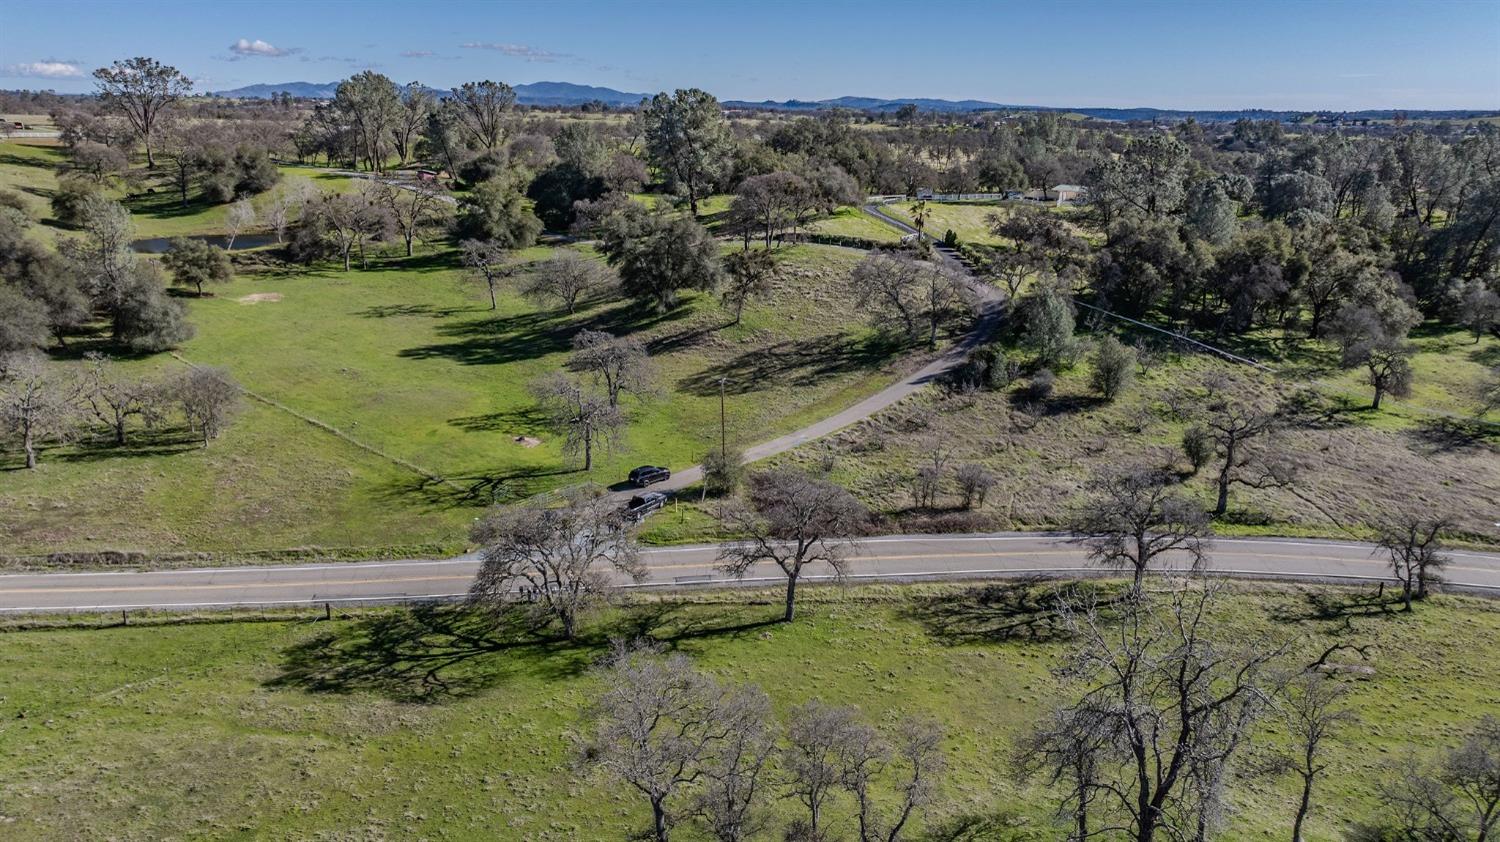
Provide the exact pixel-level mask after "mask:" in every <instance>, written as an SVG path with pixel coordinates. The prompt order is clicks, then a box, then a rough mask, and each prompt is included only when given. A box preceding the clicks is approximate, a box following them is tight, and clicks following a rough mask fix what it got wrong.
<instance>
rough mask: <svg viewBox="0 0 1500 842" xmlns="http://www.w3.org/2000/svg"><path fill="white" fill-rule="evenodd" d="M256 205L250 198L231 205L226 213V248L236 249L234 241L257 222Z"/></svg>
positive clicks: (229, 249)
mask: <svg viewBox="0 0 1500 842" xmlns="http://www.w3.org/2000/svg"><path fill="white" fill-rule="evenodd" d="M255 218H256V217H255V206H254V205H252V204H250V200H249V199H241V200H239V201H238V202H235V203H234V204H232V205H230V206H229V212H228V213H226V214H224V249H225V250H226V251H233V250H234V241H235V240H236V239H238V238H239V236H240V235H241V234H243V233H245V231H246V230H247V229H249V228H250V226H252V225H254V224H255Z"/></svg>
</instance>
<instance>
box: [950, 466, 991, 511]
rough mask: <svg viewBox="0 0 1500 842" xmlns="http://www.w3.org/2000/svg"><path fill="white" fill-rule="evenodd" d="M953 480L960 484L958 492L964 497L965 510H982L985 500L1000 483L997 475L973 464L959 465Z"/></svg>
mask: <svg viewBox="0 0 1500 842" xmlns="http://www.w3.org/2000/svg"><path fill="white" fill-rule="evenodd" d="M953 478H954V479H955V480H956V481H957V482H958V491H959V494H960V495H962V496H963V504H964V508H965V509H973V508H976V507H981V508H982V507H983V506H984V499H985V498H986V497H988V496H989V494H990V491H991V490H992V489H994V487H995V484H996V483H997V482H999V480H998V479H997V478H996V476H995V473H994V472H993V471H991V470H990V469H989V468H986V467H985V466H983V465H975V464H972V463H971V464H964V465H959V466H958V469H957V470H956V471H954V472H953Z"/></svg>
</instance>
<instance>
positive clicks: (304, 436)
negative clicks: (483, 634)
mask: <svg viewBox="0 0 1500 842" xmlns="http://www.w3.org/2000/svg"><path fill="white" fill-rule="evenodd" d="M61 161H62V158H61V154H60V151H59V150H58V149H57V148H55V147H48V146H41V145H26V144H16V143H8V144H0V186H5V187H10V188H11V189H17V190H20V191H23V194H24V195H26V196H27V197H28V201H29V203H30V204H31V205H32V208H33V211H34V212H35V215H36V216H37V217H38V218H39V219H40V220H41V222H42V224H39V225H36V226H33V227H32V231H33V232H36V234H35V235H36V236H41V237H51V236H54V235H55V234H56V233H57V232H58V231H59V230H61V229H58V228H56V227H54V226H53V225H52V224H50V219H49V208H48V206H47V200H48V198H49V197H50V195H51V193H52V191H53V189H55V187H56V174H55V170H56V167H57V166H58V164H59V163H61ZM282 169H283V172H284V174H285V175H286V176H287V177H288V178H309V179H311V180H313V181H314V183H316V184H318V185H319V186H324V187H332V188H333V189H352V188H353V186H354V184H355V182H354V181H353V180H350V179H347V178H342V177H338V176H334V175H332V174H330V173H328V172H325V171H322V170H319V169H317V168H311V167H298V166H283V168H282ZM125 201H126V205H127V207H129V208H130V209H131V211H132V217H133V220H134V221H135V223H136V227H137V235H138V236H140V237H167V236H178V235H185V234H207V233H218V232H220V231H221V230H222V227H223V219H224V215H225V213H226V212H227V206H225V205H212V206H211V205H207V204H205V203H203V202H201V201H198V200H195V201H192V202H190V203H189V204H188V206H187V207H186V208H184V207H181V206H180V205H179V203H178V201H177V198H176V196H175V194H174V193H172V192H171V191H170V188H169V187H168V186H167V185H164V184H160V183H153V192H149V193H148V192H144V191H139V192H137V193H135V194H133V195H132V196H130V197H127V198H126V199H125ZM728 201H729V197H727V196H714V197H710V198H708V199H706V200H705V201H704V203H703V212H704V213H705V214H707V215H709V216H712V215H714V214H722V212H723V211H724V209H725V208H727V206H728ZM389 251H390V255H382V256H381V257H379V258H377V259H376V260H375V262H374V265H373V266H372V268H371V269H370V270H369V271H359V270H356V271H353V272H350V273H347V274H345V273H342V272H338V271H333V270H332V268H331V267H330V268H329V269H323V268H317V269H313V270H306V269H303V268H301V267H291V266H282V265H280V264H278V263H276V262H275V261H274V260H270V261H267V260H266V259H264V258H263V257H260V256H257V255H254V254H250V255H247V256H245V257H243V258H241V259H240V262H241V263H242V264H244V265H243V266H242V268H241V271H240V273H239V277H238V278H237V279H236V280H235V281H234V282H233V283H232V284H230V285H228V286H225V287H221V288H216V289H213V290H211V292H212V295H211V296H210V297H206V298H203V299H198V298H195V297H191V296H188V297H186V298H184V299H183V300H184V301H185V303H186V304H187V306H188V308H189V319H190V321H191V322H192V323H193V324H194V325H195V326H196V328H197V335H196V337H195V338H194V339H192V340H191V341H189V342H188V343H186V344H185V345H184V346H183V347H182V348H181V350H180V354H181V357H182V358H183V359H184V360H186V361H190V362H193V363H200V364H211V365H218V366H223V367H225V368H227V369H228V370H229V371H230V372H231V374H232V375H233V376H234V377H235V378H236V379H237V380H238V381H239V382H240V383H242V384H243V385H244V386H245V387H246V388H247V389H249V390H250V391H252V392H253V393H254V394H255V395H257V396H260V397H264V398H265V399H267V402H258V401H254V400H252V401H248V402H246V404H245V406H244V408H243V410H242V412H241V413H240V415H239V417H238V419H237V420H236V422H235V423H234V425H233V426H232V427H231V428H230V429H229V430H228V432H227V433H226V434H225V435H224V437H223V439H222V440H220V441H216V442H215V443H214V445H213V446H212V447H210V448H208V449H206V450H204V449H201V448H194V447H192V446H191V442H189V441H188V440H187V436H186V435H184V434H183V433H182V432H181V431H162V432H157V433H151V434H142V435H140V436H137V437H136V441H135V442H134V443H133V444H132V445H131V446H130V447H128V448H125V449H115V448H107V447H96V446H94V445H93V444H92V443H91V442H89V441H86V440H85V441H80V442H77V443H75V444H72V445H69V446H63V447H54V448H52V449H51V450H50V451H49V452H47V453H45V454H44V455H43V459H42V466H41V468H40V469H39V470H37V471H35V472H26V471H14V470H7V471H6V472H5V476H6V478H7V481H6V482H5V483H4V484H3V486H0V505H3V507H4V509H5V514H3V515H0V536H3V538H4V545H5V550H6V552H8V553H13V554H27V553H37V552H43V551H59V550H84V549H130V550H144V551H157V552H160V551H207V552H216V553H230V554H233V553H251V552H254V551H258V550H280V549H288V548H314V547H316V548H322V549H331V550H333V551H334V552H335V554H337V555H347V556H363V555H369V554H372V553H375V554H378V553H381V552H385V553H398V552H402V551H403V550H406V549H409V548H413V547H418V548H423V549H426V550H428V551H439V550H451V549H456V548H458V547H461V546H462V545H463V542H464V541H465V539H466V527H467V524H468V523H469V522H470V521H471V520H472V519H473V518H474V517H475V516H476V515H477V514H478V513H479V512H480V511H482V507H484V506H486V505H489V504H491V503H492V502H496V501H513V500H516V499H520V498H522V497H525V496H527V495H530V494H534V493H537V492H540V491H545V490H548V489H552V488H556V487H559V486H563V485H570V484H574V483H578V482H583V481H595V482H600V483H603V484H606V485H608V484H611V483H614V482H617V481H618V480H619V479H621V478H622V477H623V475H624V474H625V472H626V471H627V470H628V469H629V467H631V466H633V465H636V464H640V463H642V462H652V463H660V464H666V465H669V466H672V467H679V468H680V467H683V466H685V465H690V464H693V463H695V462H696V461H697V460H698V458H699V456H700V455H701V453H702V452H703V451H704V450H706V449H707V448H708V446H709V445H710V444H711V443H712V442H714V441H717V439H718V422H719V385H718V381H719V379H720V378H725V379H726V385H727V395H726V406H727V416H728V425H729V432H730V435H731V436H732V437H734V438H736V439H739V440H744V441H747V442H752V441H758V440H760V439H762V438H766V437H769V436H772V435H775V434H777V433H779V432H784V431H787V430H790V429H794V428H795V427H797V426H800V425H801V424H803V423H806V422H810V421H812V420H815V419H817V418H819V417H821V416H823V415H825V414H827V413H829V412H831V411H833V410H836V409H838V408H841V407H843V406H845V405H848V404H850V403H854V402H856V401H857V400H858V399H859V398H860V397H862V396H863V395H865V394H868V393H869V392H871V391H874V390H875V389H878V388H879V387H881V386H883V385H885V384H886V383H887V382H888V381H889V380H890V379H892V378H893V377H894V376H895V367H896V366H899V365H902V364H903V363H900V362H899V360H900V358H901V357H902V355H903V353H904V351H905V349H903V348H900V347H896V346H894V345H891V344H889V343H887V342H885V341H883V340H882V339H881V338H880V337H879V336H877V335H876V334H875V333H874V332H873V331H872V330H870V329H869V328H867V327H865V326H864V324H863V319H862V318H861V317H860V315H859V314H857V313H855V312H854V309H853V298H854V296H853V291H852V290H851V289H850V288H849V286H848V283H847V276H848V272H849V269H850V268H851V267H852V266H853V265H854V263H855V262H856V261H857V260H858V259H859V253H858V252H857V251H854V250H850V249H842V248H833V247H826V246H801V247H795V248H789V249H785V250H783V251H782V252H781V253H780V254H781V258H782V260H781V268H780V270H779V272H778V277H777V280H776V283H775V289H774V291H773V293H772V294H771V295H770V296H769V297H768V298H766V299H763V300H760V301H756V302H753V303H751V305H750V306H749V307H748V308H747V309H746V312H745V315H744V320H743V323H742V324H740V325H738V326H729V325H728V321H729V317H728V315H727V314H726V313H725V312H724V311H723V310H722V309H721V308H720V307H719V306H718V302H717V300H716V299H715V298H714V297H713V296H710V295H690V296H688V297H687V300H686V302H685V304H684V306H682V307H680V308H679V309H678V310H676V311H674V312H672V313H669V314H666V315H665V316H658V315H657V314H654V313H649V312H645V311H642V310H639V309H637V308H635V307H633V306H632V305H629V304H628V303H627V302H625V301H624V300H622V299H620V298H618V297H612V298H604V299H599V300H593V301H589V302H587V303H586V305H585V306H584V307H583V308H582V309H581V311H580V312H579V313H578V315H576V316H571V317H570V316H568V315H567V314H566V313H564V312H562V311H558V310H552V309H548V308H540V307H538V306H537V305H535V304H533V303H531V302H528V301H525V300H523V299H521V298H520V296H518V295H517V294H515V293H513V292H510V291H506V292H505V293H503V294H502V296H501V301H500V307H499V309H498V310H497V311H495V312H491V311H489V310H488V302H487V301H486V300H484V296H483V295H482V294H481V292H480V291H479V290H478V288H475V287H472V286H470V285H468V284H467V283H466V282H465V281H464V279H463V273H462V272H461V271H460V270H459V269H458V268H457V267H456V265H455V258H454V254H453V252H452V251H451V249H448V248H447V247H446V246H443V245H441V244H424V246H423V247H422V248H421V249H420V254H419V255H418V257H416V258H414V259H406V258H403V257H400V256H395V255H397V254H398V250H396V249H394V248H393V249H391V250H389ZM549 254H550V250H549V249H548V248H544V247H538V248H534V249H531V250H530V251H528V252H525V253H523V254H520V255H518V256H517V259H518V260H520V261H522V262H530V261H538V260H541V259H544V258H546V257H547V256H548V255H549ZM584 327H592V328H602V329H606V330H610V331H613V332H615V333H621V334H623V333H630V334H632V335H635V336H636V337H638V338H640V339H641V340H642V341H643V342H646V343H647V345H648V347H649V349H650V351H651V353H652V355H653V357H654V359H655V361H656V364H657V366H658V369H659V378H658V379H659V385H660V387H661V390H662V395H661V396H660V397H659V398H658V399H656V400H652V401H650V402H646V403H642V404H639V405H634V404H633V405H632V407H631V409H630V414H631V416H632V418H631V425H630V429H629V432H628V434H627V435H626V437H625V438H624V440H622V441H621V442H619V444H618V446H617V447H615V448H613V449H612V450H610V451H609V452H606V453H605V454H604V455H603V457H602V458H600V459H598V460H597V461H596V465H595V469H594V471H593V473H592V474H591V475H585V474H583V473H582V472H580V471H577V470H575V468H574V464H575V463H574V462H573V461H572V460H570V459H567V458H565V457H564V455H563V454H562V453H561V450H560V442H559V440H558V438H557V436H555V435H554V434H553V432H552V431H550V430H547V429H545V428H544V426H543V421H542V419H541V418H540V417H539V416H538V414H537V413H536V411H535V409H534V402H533V401H532V398H531V396H530V393H529V392H528V384H529V383H530V382H531V381H532V380H533V379H535V378H536V377H538V376H540V375H542V374H545V373H549V372H552V371H556V370H559V369H560V368H561V366H562V364H563V362H564V361H565V359H566V356H567V353H568V350H569V349H568V343H569V341H570V337H571V336H572V334H573V333H575V332H577V331H578V330H580V329H582V328H584ZM85 344H86V343H85ZM81 348H82V346H81V345H80V346H79V347H78V348H75V349H74V354H75V355H76V353H77V352H78V351H79V350H81ZM123 365H125V366H126V367H127V368H128V369H130V370H132V371H134V372H137V373H140V374H142V375H161V374H165V373H168V372H171V371H174V370H178V369H180V368H181V366H182V362H179V361H177V360H174V359H172V358H171V357H169V356H168V355H165V354H162V355H155V356H152V357H147V358H143V359H133V360H127V361H124V362H123ZM270 402H274V403H275V404H279V405H281V406H282V407H284V408H285V409H282V408H277V407H276V406H273V405H272V404H271V403H270ZM286 410H290V412H289V411H286ZM294 413H295V414H294ZM297 415H302V416H306V417H307V418H311V419H316V421H318V422H320V423H322V424H326V425H329V426H331V427H333V428H336V429H337V430H338V431H339V432H341V433H343V434H344V435H345V436H346V438H340V437H339V436H337V435H334V434H333V433H331V432H329V431H328V430H326V429H323V428H320V427H318V426H314V425H313V424H311V423H308V422H307V421H306V420H304V419H299V418H298V417H297ZM351 440H352V441H351ZM538 440H539V441H540V443H539V444H538V443H536V442H537V441H538ZM15 458H16V457H15V456H14V454H5V455H3V456H0V466H3V467H5V468H10V467H14V465H13V463H14V461H15ZM434 476H435V477H440V478H441V479H439V480H433V479H432V478H431V477H434ZM124 511H132V512H135V513H137V515H138V516H133V517H129V518H125V517H122V516H121V513H122V512H124Z"/></svg>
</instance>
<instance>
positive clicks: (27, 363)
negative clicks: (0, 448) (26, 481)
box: [0, 354, 73, 470]
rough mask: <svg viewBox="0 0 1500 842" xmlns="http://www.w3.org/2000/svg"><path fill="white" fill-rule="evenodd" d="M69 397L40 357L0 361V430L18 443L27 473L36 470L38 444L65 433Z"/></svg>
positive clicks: (67, 389)
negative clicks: (23, 455)
mask: <svg viewBox="0 0 1500 842" xmlns="http://www.w3.org/2000/svg"><path fill="white" fill-rule="evenodd" d="M72 395H73V390H72V388H71V387H70V386H69V385H68V384H67V382H66V381H65V380H64V379H63V378H62V376H61V375H60V374H58V373H57V372H56V371H55V370H53V369H52V368H51V367H49V366H48V365H47V362H46V359H45V358H44V357H42V356H41V355H40V354H15V355H12V356H10V357H6V358H5V359H3V360H0V431H4V432H7V433H9V434H11V435H12V436H14V437H15V438H16V439H17V440H18V441H19V443H20V446H21V452H22V453H24V454H25V457H26V468H27V469H28V470H31V469H34V468H36V460H37V446H38V444H39V443H40V442H42V441H44V440H46V439H48V438H54V437H60V436H63V435H64V434H66V433H67V430H68V424H69V421H70V420H71V418H72V415H73V412H72V410H73V403H72Z"/></svg>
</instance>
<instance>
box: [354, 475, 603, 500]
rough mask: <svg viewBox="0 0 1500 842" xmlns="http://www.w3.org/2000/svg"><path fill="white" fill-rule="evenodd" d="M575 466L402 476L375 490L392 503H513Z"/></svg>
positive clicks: (548, 484) (537, 492) (537, 490)
mask: <svg viewBox="0 0 1500 842" xmlns="http://www.w3.org/2000/svg"><path fill="white" fill-rule="evenodd" d="M578 472H579V471H578V469H574V468H557V467H544V466H529V467H523V468H516V469H513V470H509V471H503V472H501V473H497V474H467V475H463V476H451V477H444V478H442V479H431V478H428V477H420V476H405V477H402V478H401V479H399V480H396V481H394V482H391V483H389V484H387V485H385V486H383V487H382V488H380V489H379V490H378V491H377V494H378V496H380V497H381V498H382V499H384V500H388V501H390V502H392V503H393V504H398V505H403V506H409V505H420V506H427V507H428V508H431V509H438V510H443V509H457V508H472V507H475V506H493V505H498V504H502V503H515V502H519V501H521V500H524V499H526V498H527V497H530V496H532V495H534V494H539V493H541V492H543V491H546V490H547V489H549V488H551V487H553V485H554V483H552V482H551V481H550V478H552V477H559V476H566V475H568V474H573V473H578Z"/></svg>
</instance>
